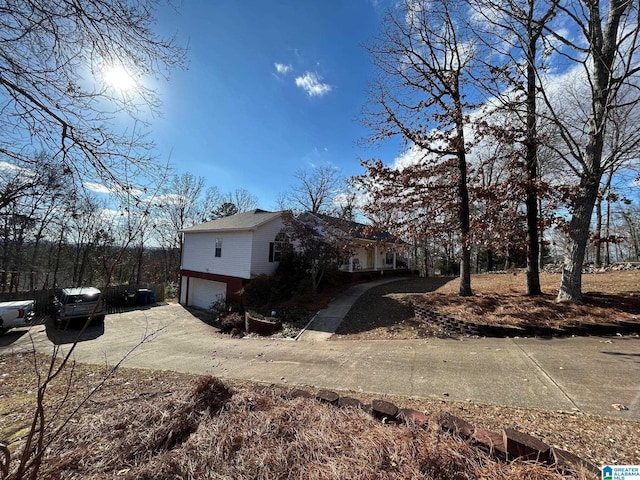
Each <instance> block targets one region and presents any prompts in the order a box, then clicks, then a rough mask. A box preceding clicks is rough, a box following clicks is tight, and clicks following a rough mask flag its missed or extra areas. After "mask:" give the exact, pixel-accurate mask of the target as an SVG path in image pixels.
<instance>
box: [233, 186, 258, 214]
mask: <svg viewBox="0 0 640 480" xmlns="http://www.w3.org/2000/svg"><path fill="white" fill-rule="evenodd" d="M225 200H226V203H232V204H233V205H234V206H235V207H236V210H237V211H236V213H243V212H248V211H249V210H253V209H254V208H257V207H258V199H257V198H256V197H255V195H252V194H251V193H249V191H248V190H245V189H244V188H236V189H235V190H234V191H233V192H229V193H227V194H226V195H225Z"/></svg>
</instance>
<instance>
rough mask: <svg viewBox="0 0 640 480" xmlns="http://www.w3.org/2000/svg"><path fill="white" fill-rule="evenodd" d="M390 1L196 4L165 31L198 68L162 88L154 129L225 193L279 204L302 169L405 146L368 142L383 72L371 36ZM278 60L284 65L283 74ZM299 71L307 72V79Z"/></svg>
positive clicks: (393, 152)
mask: <svg viewBox="0 0 640 480" xmlns="http://www.w3.org/2000/svg"><path fill="white" fill-rule="evenodd" d="M386 8H387V5H386V4H385V3H384V2H381V1H375V0H317V1H316V0H285V1H264V0H247V1H237V0H216V1H206V0H201V1H189V0H185V1H184V2H183V4H182V5H180V6H179V7H178V12H177V13H176V12H175V11H169V10H162V11H161V12H160V15H159V18H158V20H159V27H160V28H161V31H163V32H165V33H171V34H172V33H177V37H178V39H179V41H180V42H181V43H182V44H187V43H188V46H189V52H188V59H189V67H188V70H186V71H175V72H173V73H172V77H171V79H170V81H169V83H167V84H163V85H162V86H161V88H160V90H159V93H160V96H161V99H162V102H163V107H162V112H163V117H162V118H160V119H155V120H154V122H153V126H152V137H153V138H154V140H155V141H156V144H157V146H158V154H159V156H160V159H161V160H164V161H166V160H167V159H169V157H170V161H171V163H172V164H173V165H174V166H175V168H176V171H177V172H178V173H183V172H191V173H193V174H196V175H199V176H203V177H205V179H206V182H207V185H209V186H217V187H218V188H219V189H220V190H222V191H223V192H225V191H231V190H234V189H236V188H245V189H247V190H248V191H249V192H251V193H252V194H254V195H255V196H257V197H258V200H259V205H260V207H262V208H266V209H275V208H276V202H275V199H276V197H277V194H278V193H279V192H283V191H286V190H287V189H288V188H289V185H290V184H292V183H293V182H294V178H293V174H294V172H295V171H296V170H297V169H300V168H309V167H311V166H312V165H324V164H332V165H334V166H336V167H338V168H339V169H340V174H341V175H342V176H345V177H346V176H351V175H354V174H358V173H361V172H362V168H361V167H360V164H359V158H361V157H362V158H369V157H378V158H382V159H383V160H385V161H387V162H392V161H393V159H394V158H395V157H396V156H397V155H398V154H399V153H400V151H399V145H398V144H397V143H395V144H394V143H391V144H389V145H386V146H384V147H383V148H382V149H375V150H373V149H368V148H367V149H365V148H362V147H359V146H357V145H356V142H357V140H359V139H360V138H361V137H363V136H365V135H366V134H367V131H366V130H365V129H364V127H362V126H361V125H360V123H359V122H358V116H359V113H360V110H361V108H362V106H363V105H364V103H365V101H366V90H367V87H368V85H369V82H370V79H371V76H372V75H373V68H372V66H371V64H370V62H369V58H368V54H367V52H366V50H365V49H364V47H363V44H364V43H366V42H368V41H370V40H372V39H373V37H374V36H375V34H376V32H377V31H378V27H379V24H380V22H381V20H382V18H383V15H384V13H385V9H386ZM276 64H279V65H280V68H279V69H280V71H278V68H277V66H276ZM296 79H297V80H296Z"/></svg>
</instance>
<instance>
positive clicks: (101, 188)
mask: <svg viewBox="0 0 640 480" xmlns="http://www.w3.org/2000/svg"><path fill="white" fill-rule="evenodd" d="M84 186H85V188H86V189H87V190H91V191H92V192H96V193H111V190H110V189H109V188H108V187H107V186H106V185H104V184H102V183H96V182H84Z"/></svg>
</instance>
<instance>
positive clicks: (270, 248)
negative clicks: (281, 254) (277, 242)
mask: <svg viewBox="0 0 640 480" xmlns="http://www.w3.org/2000/svg"><path fill="white" fill-rule="evenodd" d="M269 262H273V242H269Z"/></svg>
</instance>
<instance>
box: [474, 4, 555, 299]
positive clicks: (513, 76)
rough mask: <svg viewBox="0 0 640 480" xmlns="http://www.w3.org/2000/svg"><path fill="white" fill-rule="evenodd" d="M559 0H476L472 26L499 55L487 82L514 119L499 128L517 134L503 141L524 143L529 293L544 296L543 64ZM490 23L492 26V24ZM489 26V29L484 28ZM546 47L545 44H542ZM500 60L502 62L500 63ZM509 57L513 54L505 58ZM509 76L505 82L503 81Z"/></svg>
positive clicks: (492, 60) (493, 58)
mask: <svg viewBox="0 0 640 480" xmlns="http://www.w3.org/2000/svg"><path fill="white" fill-rule="evenodd" d="M558 1H559V0H507V1H505V2H501V1H493V0H471V2H470V5H471V6H472V8H473V11H474V13H475V19H476V20H477V19H481V21H480V22H478V21H476V22H474V23H473V25H472V28H475V29H477V30H480V31H478V33H479V35H478V38H479V39H482V40H483V41H485V42H486V43H487V44H488V46H489V47H490V48H491V50H492V52H493V55H492V56H491V57H490V58H489V59H488V61H487V63H488V66H489V67H490V68H489V70H490V71H491V80H490V81H489V82H487V87H488V88H490V87H489V86H490V85H495V87H496V91H495V94H496V97H495V99H496V101H498V102H499V103H500V104H501V106H502V107H503V108H506V109H507V110H508V112H510V113H511V114H512V115H510V120H512V121H513V120H515V123H513V122H509V123H508V124H503V125H501V126H500V127H499V128H500V129H501V130H510V131H511V133H510V134H507V135H506V136H504V137H503V140H506V141H508V142H513V141H514V140H515V142H516V143H519V144H521V145H522V147H523V150H524V152H523V153H522V157H523V159H524V161H523V162H522V163H523V167H524V171H525V172H526V176H525V182H524V192H525V207H526V213H527V215H526V217H527V218H526V221H527V294H528V295H540V294H541V293H542V291H541V289H540V274H539V256H540V244H539V238H540V235H539V232H538V223H539V218H538V188H539V183H538V171H539V166H538V149H539V148H538V146H539V143H540V138H539V135H538V123H539V116H538V114H537V104H538V90H539V84H540V80H539V75H538V71H539V70H540V69H542V68H543V64H544V58H545V57H544V55H543V54H541V53H540V52H541V50H543V48H544V47H545V45H544V44H543V40H544V35H543V34H544V30H545V27H546V25H547V24H548V23H549V22H550V21H551V20H552V19H553V17H554V16H555V14H556V12H557V4H558ZM487 27H488V28H487ZM482 30H484V31H482ZM541 47H543V48H541ZM496 59H497V62H496ZM504 59H507V61H506V62H505V60H504ZM501 79H504V80H503V81H500V80H501Z"/></svg>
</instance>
